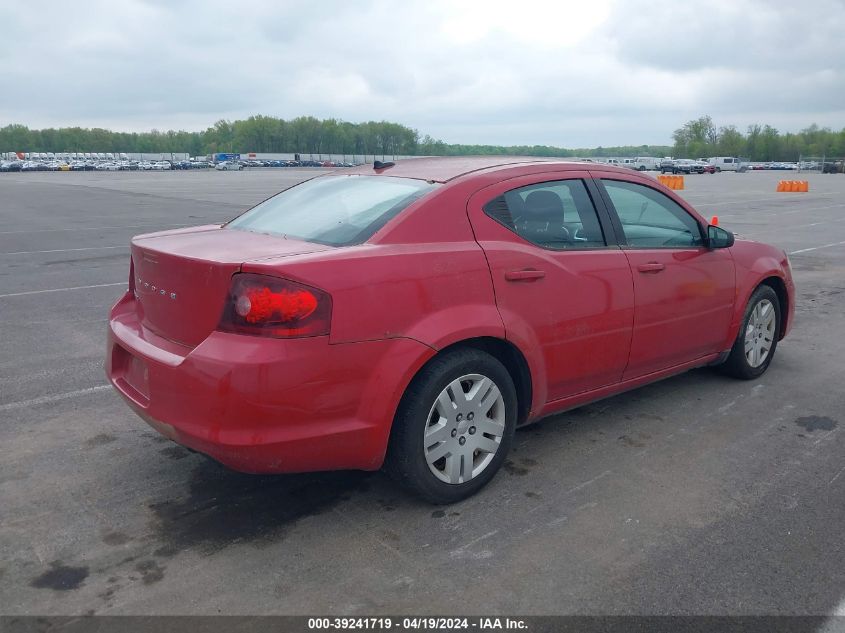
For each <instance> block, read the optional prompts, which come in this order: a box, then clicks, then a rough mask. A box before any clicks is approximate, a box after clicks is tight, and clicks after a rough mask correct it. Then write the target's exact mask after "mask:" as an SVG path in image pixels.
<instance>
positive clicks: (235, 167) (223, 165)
mask: <svg viewBox="0 0 845 633" xmlns="http://www.w3.org/2000/svg"><path fill="white" fill-rule="evenodd" d="M243 168H244V166H243V165H241V164H240V163H239V162H238V161H235V160H224V161H221V162H219V163H217V165H215V166H214V169H216V170H217V171H240V170H241V169H243Z"/></svg>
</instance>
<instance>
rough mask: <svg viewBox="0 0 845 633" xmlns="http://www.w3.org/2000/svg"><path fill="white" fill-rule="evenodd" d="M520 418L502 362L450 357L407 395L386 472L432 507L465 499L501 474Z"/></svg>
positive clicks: (480, 356)
mask: <svg viewBox="0 0 845 633" xmlns="http://www.w3.org/2000/svg"><path fill="white" fill-rule="evenodd" d="M516 418H517V402H516V389H515V387H514V384H513V380H512V379H511V376H510V374H509V373H508V370H507V369H505V367H504V365H502V363H500V362H499V361H498V360H497V359H495V358H494V357H492V356H490V355H489V354H487V353H485V352H482V351H480V350H477V349H473V348H465V349H457V350H454V351H451V352H446V353H445V354H443V355H442V356H438V357H436V358H434V359H433V360H432V361H430V362H429V364H428V365H426V367H424V368H423V369H422V370H421V371H420V373H419V374H418V375H417V376H416V378H414V380H413V382H412V383H411V385H410V386H409V387H408V389H407V391H406V392H405V395H404V396H403V398H402V402H401V404H400V405H399V409H398V411H397V413H396V417H395V419H394V422H393V430H392V432H391V436H390V443H389V445H388V450H387V458H386V460H385V468H386V470H387V471H388V472H389V473H390V474H391V475H392V476H393V477H394V478H395V479H396V480H397V481H398V482H399V483H400V484H402V485H403V486H405V487H406V488H409V489H410V490H412V491H413V492H415V493H417V494H419V495H420V496H422V497H423V498H425V499H427V500H428V501H431V502H432V503H436V504H445V503H454V502H456V501H460V500H461V499H464V498H466V497H469V496H470V495H472V494H475V493H476V492H477V491H478V490H480V489H481V488H482V487H483V486H484V485H486V484H487V483H488V482H489V481H490V480H491V479H492V478H493V476H494V475H495V474H496V471H498V470H499V468H500V467H501V465H502V462H503V461H504V459H505V456H506V455H507V452H508V450H509V449H510V445H511V442H512V440H513V433H514V429H515V428H516Z"/></svg>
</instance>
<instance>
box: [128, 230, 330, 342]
mask: <svg viewBox="0 0 845 633" xmlns="http://www.w3.org/2000/svg"><path fill="white" fill-rule="evenodd" d="M328 248H330V247H328V246H323V245H320V244H314V243H311V242H302V241H299V240H291V239H286V238H284V237H280V236H271V235H265V234H260V233H252V232H249V231H241V230H235V229H226V228H221V227H219V226H216V225H212V226H203V227H195V228H192V229H179V230H176V231H166V232H162V233H154V234H148V235H140V236H138V237H135V238H133V240H132V265H133V271H134V273H133V282H134V288H135V296H136V303H137V310H138V313H139V317H140V319H141V323H142V324H143V325H144V327H147V328H149V329H150V330H151V331H153V332H154V333H155V334H158V335H159V336H162V337H164V338H166V339H169V340H171V341H175V342H177V343H181V344H183V345H188V346H191V347H194V346H196V345H198V344H199V343H201V342H202V341H203V340H205V338H206V337H207V336H208V335H209V334H210V333H211V332H212V331H213V330H214V329H215V327H217V324H218V323H219V321H220V315H221V313H222V311H223V306H224V303H225V301H226V299H227V296H228V291H229V287H230V285H231V278H232V275H233V274H234V273H236V272H238V271H239V270H240V268H241V264H242V263H243V262H245V261H247V260H250V259H256V258H262V257H270V256H274V257H285V256H290V255H297V254H300V253H311V252H314V251H320V250H326V249H328Z"/></svg>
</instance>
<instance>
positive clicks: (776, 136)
mask: <svg viewBox="0 0 845 633" xmlns="http://www.w3.org/2000/svg"><path fill="white" fill-rule="evenodd" d="M673 140H674V142H675V144H674V146H669V145H667V146H663V145H638V146H621V147H594V148H578V149H567V148H563V147H555V146H552V145H507V146H506V145H465V144H458V143H446V142H444V141H442V140H439V139H435V138H432V137H431V136H429V135H425V136H421V135H420V133H419V132H418V131H417V130H415V129H413V128H410V127H407V126H405V125H401V124H399V123H391V122H389V121H367V122H362V123H351V122H349V121H342V120H339V119H317V118H315V117H311V116H303V117H297V118H295V119H290V120H285V119H281V118H277V117H271V116H263V115H257V116H251V117H249V118H248V119H242V120H237V121H226V120H220V121H217V122H216V123H215V124H214V125H212V126H211V127H209V128H208V129H206V130H204V131H200V132H187V131H184V130H178V131H177V130H168V131H159V130H152V131H150V132H113V131H111V130H105V129H102V128H81V127H66V128H46V129H41V130H33V129H29V128H28V127H26V126H25V125H20V124H11V125H6V126H5V127H2V128H0V151H2V152H6V151H22V152H78V151H84V152H132V153H135V152H143V153H159V152H161V153H169V152H187V153H188V154H190V155H192V156H202V155H207V154H211V153H214V152H263V153H291V154H292V153H295V152H298V153H301V154H315V155H320V154H344V155H350V156H354V155H357V156H367V155H376V156H378V155H381V156H397V155H410V156H413V155H423V156H425V155H437V156H465V155H470V154H473V155H478V154H483V155H495V154H510V155H523V156H560V157H574V156H579V157H602V156H618V157H624V156H655V157H662V156H669V155H673V156H675V157H677V158H699V157H706V156H741V157H745V158H748V159H750V160H755V161H764V160H797V159H798V157H799V156H801V155H803V156H808V155H811V156H822V155H825V156H845V129H843V130H842V131H840V132H834V131H833V130H831V129H830V128H820V127H819V126H817V125H815V124H814V125H811V126H810V127H808V128H806V129H804V130H801V131H800V132H798V133H790V132H787V133H785V134H782V133H780V132H779V131H778V130H776V129H775V128H773V127H771V126H769V125H763V126H761V125H757V124H755V125H751V126H749V127H748V130H747V133H745V134H743V133H742V132H740V131H739V130H738V129H737V128H736V126H733V125H728V126H723V127H719V128H717V127H716V126H715V125H714V124H713V121H712V119H711V118H710V117H709V116H702V117H700V118H698V119H695V120H693V121H689V122H687V123H686V124H684V125H683V126H682V127H681V128H679V129H677V130H675V132H674V134H673Z"/></svg>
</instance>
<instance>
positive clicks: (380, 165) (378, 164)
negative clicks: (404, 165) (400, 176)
mask: <svg viewBox="0 0 845 633" xmlns="http://www.w3.org/2000/svg"><path fill="white" fill-rule="evenodd" d="M395 164H396V163H383V162H381V161H380V160H377V161H374V162H373V169H375V170H379V169H387V168H388V167H393V166H394V165H395Z"/></svg>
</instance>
